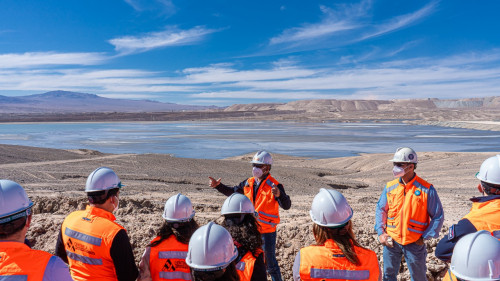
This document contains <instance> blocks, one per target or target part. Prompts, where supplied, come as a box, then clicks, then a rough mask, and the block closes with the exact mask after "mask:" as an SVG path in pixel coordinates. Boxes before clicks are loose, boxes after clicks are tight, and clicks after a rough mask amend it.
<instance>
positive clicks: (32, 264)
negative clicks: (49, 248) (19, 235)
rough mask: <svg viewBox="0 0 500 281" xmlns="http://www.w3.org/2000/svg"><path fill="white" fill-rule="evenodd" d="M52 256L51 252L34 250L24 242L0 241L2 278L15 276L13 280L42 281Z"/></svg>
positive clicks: (0, 270) (0, 275)
mask: <svg viewBox="0 0 500 281" xmlns="http://www.w3.org/2000/svg"><path fill="white" fill-rule="evenodd" d="M51 257H52V255H51V254H49V253H47V252H44V251H40V250H33V249H31V248H30V247H28V246H27V245H26V244H24V243H20V242H0V280H4V279H3V278H5V277H7V278H6V280H10V279H9V277H14V279H13V280H29V281H42V280H43V275H44V273H45V268H46V267H47V264H48V263H49V260H50V258H51ZM15 277H17V278H19V279H15ZM23 278H24V279H23Z"/></svg>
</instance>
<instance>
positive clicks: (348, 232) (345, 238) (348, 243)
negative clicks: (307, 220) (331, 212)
mask: <svg viewBox="0 0 500 281" xmlns="http://www.w3.org/2000/svg"><path fill="white" fill-rule="evenodd" d="M313 234H314V238H315V239H316V243H317V245H323V244H325V242H326V240H328V239H331V240H333V241H334V242H335V243H336V244H337V246H338V247H339V248H340V250H341V251H342V253H343V254H344V255H345V257H346V258H347V259H348V260H349V261H350V262H351V263H353V264H355V265H359V264H360V261H359V258H358V255H357V254H356V251H355V250H354V246H356V247H361V248H364V247H362V246H361V245H359V243H358V242H357V241H356V238H355V237H354V233H353V231H352V223H351V221H349V222H348V223H347V224H346V225H344V226H343V227H338V228H329V227H325V226H321V225H317V224H315V223H314V224H313Z"/></svg>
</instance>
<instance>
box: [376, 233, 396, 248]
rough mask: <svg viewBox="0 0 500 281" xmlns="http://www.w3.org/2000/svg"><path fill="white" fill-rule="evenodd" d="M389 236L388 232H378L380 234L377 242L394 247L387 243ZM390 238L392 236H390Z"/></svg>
mask: <svg viewBox="0 0 500 281" xmlns="http://www.w3.org/2000/svg"><path fill="white" fill-rule="evenodd" d="M389 238H390V236H389V234H387V233H382V234H380V236H379V237H378V242H380V244H382V245H384V246H387V247H389V248H392V247H394V245H392V243H389V241H388V239H389ZM391 239H392V238H391Z"/></svg>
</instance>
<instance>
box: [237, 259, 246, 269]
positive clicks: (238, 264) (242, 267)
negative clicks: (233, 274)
mask: <svg viewBox="0 0 500 281" xmlns="http://www.w3.org/2000/svg"><path fill="white" fill-rule="evenodd" d="M236 270H240V271H243V270H245V262H242V261H240V262H238V263H237V264H236Z"/></svg>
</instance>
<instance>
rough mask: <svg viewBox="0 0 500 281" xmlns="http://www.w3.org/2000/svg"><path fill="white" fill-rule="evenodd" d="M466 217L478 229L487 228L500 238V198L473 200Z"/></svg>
mask: <svg viewBox="0 0 500 281" xmlns="http://www.w3.org/2000/svg"><path fill="white" fill-rule="evenodd" d="M464 219H468V220H469V221H470V222H471V223H472V224H473V225H474V227H476V230H477V231H479V230H487V231H489V232H491V233H492V234H493V236H495V237H496V238H497V239H500V200H498V199H494V200H489V201H485V202H473V203H472V208H471V210H470V212H469V213H468V214H467V215H465V217H464Z"/></svg>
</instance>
